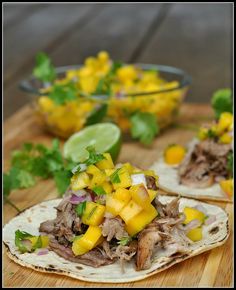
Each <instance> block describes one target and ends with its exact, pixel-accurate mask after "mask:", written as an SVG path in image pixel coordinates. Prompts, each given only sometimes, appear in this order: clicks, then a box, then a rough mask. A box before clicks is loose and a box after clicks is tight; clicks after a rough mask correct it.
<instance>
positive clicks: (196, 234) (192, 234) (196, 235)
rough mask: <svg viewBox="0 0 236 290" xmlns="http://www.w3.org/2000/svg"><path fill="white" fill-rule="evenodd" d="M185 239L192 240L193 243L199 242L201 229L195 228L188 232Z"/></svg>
mask: <svg viewBox="0 0 236 290" xmlns="http://www.w3.org/2000/svg"><path fill="white" fill-rule="evenodd" d="M187 237H188V238H189V239H190V240H192V241H193V242H197V241H200V240H201V239H202V228H201V227H199V228H195V229H192V230H190V231H189V232H188V233H187Z"/></svg>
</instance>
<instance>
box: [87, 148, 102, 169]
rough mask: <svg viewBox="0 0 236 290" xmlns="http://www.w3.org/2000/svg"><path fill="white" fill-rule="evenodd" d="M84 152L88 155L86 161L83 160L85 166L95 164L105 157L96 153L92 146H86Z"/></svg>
mask: <svg viewBox="0 0 236 290" xmlns="http://www.w3.org/2000/svg"><path fill="white" fill-rule="evenodd" d="M86 150H87V151H88V153H89V157H88V159H87V160H85V162H84V163H85V164H86V165H87V166H89V165H92V164H95V163H97V162H99V161H101V160H103V159H105V157H104V156H103V155H102V154H101V153H96V150H95V148H94V147H93V146H88V147H87V148H86Z"/></svg>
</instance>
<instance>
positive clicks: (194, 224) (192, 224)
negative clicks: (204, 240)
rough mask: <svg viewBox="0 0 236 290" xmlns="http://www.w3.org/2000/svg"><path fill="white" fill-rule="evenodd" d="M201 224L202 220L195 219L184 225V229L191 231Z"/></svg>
mask: <svg viewBox="0 0 236 290" xmlns="http://www.w3.org/2000/svg"><path fill="white" fill-rule="evenodd" d="M200 225H201V222H200V221H199V220H198V219H194V220H192V221H191V222H189V223H188V224H187V225H186V226H185V227H184V230H185V231H186V232H189V231H191V230H192V229H195V228H198V227H199V226H200Z"/></svg>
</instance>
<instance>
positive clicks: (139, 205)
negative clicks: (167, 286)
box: [3, 153, 229, 283]
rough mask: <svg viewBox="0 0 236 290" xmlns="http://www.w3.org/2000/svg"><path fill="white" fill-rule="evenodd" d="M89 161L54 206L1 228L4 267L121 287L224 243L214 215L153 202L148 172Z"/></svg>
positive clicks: (215, 210) (221, 222) (221, 221)
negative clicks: (12, 265) (11, 264)
mask: <svg viewBox="0 0 236 290" xmlns="http://www.w3.org/2000/svg"><path fill="white" fill-rule="evenodd" d="M97 157H99V155H97V156H95V155H94V156H93V158H92V159H90V161H91V160H92V162H88V160H87V161H85V162H84V163H83V164H79V165H78V166H77V167H76V168H75V170H73V172H74V175H73V177H72V179H71V187H70V188H69V189H68V190H67V192H66V193H65V195H64V197H63V198H62V199H55V200H48V201H44V202H42V203H41V204H38V205H35V206H33V207H31V208H29V209H27V210H25V211H24V212H22V213H20V214H19V215H17V216H16V217H15V218H13V219H12V220H11V221H10V222H9V223H7V224H6V225H5V227H4V229H3V235H4V238H3V240H4V244H5V245H6V247H7V253H8V255H9V257H10V258H11V259H13V260H14V261H15V262H17V263H19V264H21V265H22V266H26V267H29V268H32V269H35V270H37V271H41V272H48V273H51V272H53V273H57V274H61V275H66V276H70V277H73V278H76V279H80V280H84V281H90V282H107V283H122V282H131V281H136V280H141V279H144V278H146V277H148V276H151V275H154V274H156V273H158V272H160V271H163V270H165V269H167V268H169V267H171V266H172V265H174V264H176V263H179V262H181V261H183V260H185V259H188V258H190V257H193V256H196V255H198V254H200V253H202V252H205V251H207V250H210V249H212V248H215V247H217V246H220V245H222V244H223V243H224V242H225V241H226V239H227V238H228V236H229V227H228V216H227V214H226V213H225V212H224V210H222V209H221V208H220V207H218V206H214V205H209V204H207V203H202V202H199V201H197V200H193V199H187V198H180V197H170V196H159V195H158V194H157V176H156V175H155V173H154V172H153V171H151V170H148V171H146V170H141V169H138V168H136V167H133V166H131V165H130V164H129V163H125V164H118V165H117V166H114V165H113V162H112V160H111V158H110V156H109V154H106V153H105V154H104V155H103V156H101V155H100V158H97ZM98 160H99V161H98ZM91 163H92V164H91Z"/></svg>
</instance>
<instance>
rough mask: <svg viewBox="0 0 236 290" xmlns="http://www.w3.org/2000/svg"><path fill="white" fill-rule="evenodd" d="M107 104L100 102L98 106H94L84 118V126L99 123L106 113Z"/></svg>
mask: <svg viewBox="0 0 236 290" xmlns="http://www.w3.org/2000/svg"><path fill="white" fill-rule="evenodd" d="M107 107H108V106H107V104H102V105H100V106H99V108H95V109H94V110H93V111H92V112H91V114H90V115H89V116H88V118H87V120H86V124H85V126H88V125H93V124H96V123H99V122H101V121H102V120H103V118H104V117H105V116H106V113H107Z"/></svg>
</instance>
